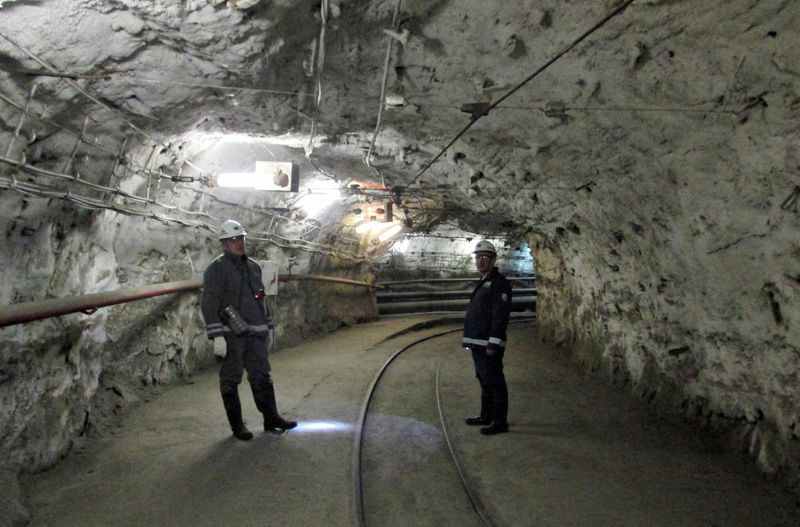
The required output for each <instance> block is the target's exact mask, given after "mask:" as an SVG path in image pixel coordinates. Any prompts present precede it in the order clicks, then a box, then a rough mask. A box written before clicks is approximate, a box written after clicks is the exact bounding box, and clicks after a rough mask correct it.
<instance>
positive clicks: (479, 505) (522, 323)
mask: <svg viewBox="0 0 800 527" xmlns="http://www.w3.org/2000/svg"><path fill="white" fill-rule="evenodd" d="M516 322H517V323H514V321H512V322H511V324H513V325H514V327H528V322H529V321H528V320H518V321H516ZM443 360H444V359H439V361H438V362H437V363H436V406H437V408H438V409H439V420H440V421H441V423H442V432H443V433H444V440H445V442H446V443H447V449H448V450H449V451H450V456H451V457H452V458H453V463H455V465H456V470H457V471H458V476H459V477H460V478H461V484H462V485H463V487H464V492H466V493H467V497H468V498H469V501H470V503H472V507H473V508H474V509H475V512H476V513H477V514H478V516H480V517H481V519H482V520H483V523H484V524H486V525H487V526H488V527H494V526H495V525H496V524H495V522H494V521H493V520H492V518H491V516H489V513H488V512H486V508H485V507H484V505H483V502H482V501H481V499H480V497H479V496H478V495H477V494H476V493H475V491H474V490H473V489H474V488H475V485H474V484H473V483H472V481H471V479H470V478H469V476H468V475H467V473H466V471H465V470H464V468H463V463H462V462H461V456H460V455H459V454H458V451H457V450H456V448H455V445H454V444H453V441H452V440H451V438H450V434H448V430H449V426H447V417H446V416H445V413H444V405H443V404H442V395H441V383H440V382H439V379H440V378H441V375H440V372H441V369H442V361H443Z"/></svg>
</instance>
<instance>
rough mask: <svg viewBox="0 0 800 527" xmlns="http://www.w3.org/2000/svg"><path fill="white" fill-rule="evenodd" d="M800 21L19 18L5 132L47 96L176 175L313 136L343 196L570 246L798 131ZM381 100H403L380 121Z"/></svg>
mask: <svg viewBox="0 0 800 527" xmlns="http://www.w3.org/2000/svg"><path fill="white" fill-rule="evenodd" d="M628 4H630V5H628ZM623 7H624V9H621V10H620V8H623ZM616 11H619V12H618V13H616V14H614V15H613V16H612V17H611V18H610V19H609V20H608V21H607V22H606V23H604V24H603V25H602V26H601V27H598V28H596V30H594V31H590V30H592V28H594V27H595V26H596V25H597V24H598V23H599V22H601V21H602V20H604V18H605V17H607V16H608V15H609V14H612V13H615V12H616ZM323 13H324V16H323V15H322V14H323ZM798 14H799V13H798V5H797V2H792V1H768V2H763V1H749V0H737V1H728V0H719V1H711V0H708V1H702V2H697V1H675V0H664V1H659V0H637V1H634V2H632V3H630V2H621V1H604V2H595V1H592V2H588V1H576V2H556V1H534V0H526V1H519V2H487V1H485V0H460V1H458V2H456V1H413V0H398V1H395V0H385V1H382V0H369V1H357V0H351V1H344V0H339V1H337V0H325V1H323V2H322V3H320V2H319V1H315V2H311V1H295V2H291V1H268V0H263V1H257V0H249V1H238V2H234V1H229V2H222V1H219V0H195V1H190V2H183V3H175V2H161V1H137V0H119V1H111V2H109V1H95V0H68V1H63V0H62V1H44V2H26V1H16V2H8V1H6V2H4V4H3V6H2V17H1V18H0V34H1V35H2V37H3V38H2V39H0V66H2V70H3V73H2V80H1V81H0V91H1V92H2V94H3V95H4V96H5V97H7V98H8V99H9V100H7V101H5V102H4V103H2V106H3V108H2V114H0V116H2V119H3V121H2V127H3V130H4V131H5V132H6V134H7V133H8V132H13V131H14V129H15V126H16V124H17V120H18V118H19V112H18V111H17V110H14V109H12V108H11V107H10V104H9V103H10V102H13V103H14V104H16V105H18V106H24V104H25V101H26V99H27V98H28V96H29V94H30V89H31V87H32V86H33V85H36V86H37V91H36V94H35V96H34V98H33V99H32V103H31V105H30V106H31V109H33V110H34V111H35V112H37V113H39V114H43V115H45V116H47V117H48V118H49V119H51V120H52V121H54V122H56V123H59V124H60V125H63V126H66V127H69V128H70V129H71V130H74V131H80V130H81V128H82V127H83V126H84V124H83V122H84V119H85V118H86V117H87V116H88V126H87V128H86V129H87V134H86V135H87V136H89V135H91V136H96V137H98V138H101V139H102V141H103V143H104V144H107V145H109V151H110V152H115V151H116V149H117V148H119V147H120V145H121V144H122V142H123V140H124V137H125V136H126V135H127V136H129V137H130V138H131V141H134V142H135V141H139V142H141V144H146V143H148V141H149V140H155V141H159V142H161V143H163V144H165V145H168V146H169V149H170V151H171V152H172V154H173V155H172V160H173V162H172V163H171V164H172V166H163V169H164V170H165V171H174V172H178V171H180V170H181V167H183V166H184V164H183V163H184V160H185V159H188V160H189V161H192V160H194V159H195V158H196V157H197V156H198V155H199V154H198V153H197V152H194V151H193V150H192V145H191V144H190V143H191V141H190V140H188V139H186V137H187V136H186V134H187V133H190V132H198V131H204V132H224V133H248V134H255V135H258V136H283V135H285V134H293V136H294V137H296V138H297V141H296V142H295V147H298V146H300V145H303V144H305V148H304V150H305V153H308V154H309V159H310V160H311V161H313V165H314V166H315V167H316V168H319V169H321V170H323V171H324V172H325V173H327V174H329V175H334V176H335V177H336V178H337V179H339V180H340V181H341V182H342V183H343V184H345V183H346V182H348V181H350V180H356V181H359V180H360V181H365V180H371V181H373V182H377V183H380V184H385V185H386V187H388V188H390V189H394V191H395V194H396V193H397V192H398V191H400V192H401V193H402V195H403V200H404V201H405V203H406V204H408V206H414V205H413V203H417V204H418V203H423V202H421V201H420V200H421V199H423V200H430V201H425V202H424V203H425V204H427V205H428V208H429V209H430V210H437V211H443V212H442V214H444V215H447V216H451V217H452V216H458V217H459V218H460V220H461V221H462V222H463V223H465V226H471V227H472V228H473V229H477V230H487V229H488V230H492V229H497V228H502V229H508V228H511V229H515V230H517V231H519V232H524V231H526V230H527V231H530V230H534V231H536V230H544V229H550V230H552V228H555V226H557V225H561V224H564V223H565V220H567V219H569V218H570V217H571V216H573V215H574V214H576V212H577V213H579V212H580V208H581V207H582V206H586V199H585V198H586V196H587V195H588V194H591V193H592V192H593V191H596V190H598V189H606V190H607V191H608V192H610V193H612V194H613V193H614V192H615V189H618V188H620V187H626V188H627V191H629V192H630V193H631V194H630V196H629V197H627V198H626V199H628V200H630V201H632V202H636V201H637V200H640V199H641V200H645V199H646V198H648V197H649V196H652V195H653V194H654V193H655V194H658V193H660V192H661V190H660V188H661V187H662V184H663V181H664V180H665V178H666V179H668V178H673V179H674V178H680V177H681V176H680V174H681V173H683V172H685V170H684V167H685V166H686V165H688V164H691V165H692V166H693V167H694V169H696V168H697V166H698V164H705V165H707V167H708V168H710V167H711V166H714V165H718V164H720V163H722V162H724V160H727V159H730V158H731V157H735V156H737V155H738V154H737V152H736V151H735V149H734V148H733V147H732V138H733V137H735V136H737V135H741V134H742V133H752V132H750V131H747V132H744V130H747V122H748V120H750V119H751V117H752V116H753V115H756V116H757V117H758V122H759V125H758V126H759V127H760V126H762V125H763V126H766V127H768V128H770V129H771V132H772V133H780V130H779V129H780V128H781V127H783V128H787V127H791V126H792V124H791V122H790V121H787V116H788V115H790V114H791V113H792V112H796V111H797V108H798V106H800V96H798V92H797V88H796V84H797V83H796V79H797V75H798V67H797V54H796V51H793V50H794V47H793V45H792V44H796V43H797V36H798V35H797V29H796V24H794V21H795V20H797V15H798ZM387 29H389V30H393V31H394V32H395V34H396V35H397V38H391V37H390V36H388V35H387V33H386V32H385V30H387ZM587 32H589V34H588V35H587V36H586V39H585V40H582V41H581V42H580V43H579V44H577V45H576V46H575V47H574V48H571V49H569V51H568V52H566V53H564V54H563V56H560V54H561V53H562V52H564V51H565V50H567V49H568V48H569V47H570V46H571V45H572V44H574V43H575V42H576V40H578V39H579V38H580V37H582V36H584V35H586V33H587ZM390 44H391V48H390V50H389V51H388V53H387V48H388V46H389V45H390ZM556 57H558V58H557V60H555V61H554V62H553V63H552V64H550V65H549V66H547V67H545V68H544V69H543V70H542V71H541V72H540V73H538V74H537V75H536V76H535V77H534V78H532V79H531V80H530V82H527V83H526V84H525V85H524V86H522V87H521V88H519V89H518V91H516V92H515V93H514V94H513V95H511V96H510V97H508V98H507V99H505V100H503V102H502V104H500V105H499V106H497V107H495V108H492V109H491V111H489V112H488V113H487V114H485V115H483V116H482V117H480V119H478V120H477V121H475V122H474V123H473V126H471V128H469V130H467V131H466V132H465V133H464V134H463V135H462V136H461V137H460V139H458V140H457V141H455V143H454V144H453V145H452V146H451V147H450V148H449V149H448V150H447V151H446V152H445V153H444V154H443V155H442V156H441V158H440V159H438V160H437V161H436V162H435V163H434V164H433V165H431V166H430V167H429V168H427V169H425V170H424V172H423V169H424V168H425V167H426V166H427V165H428V163H429V162H430V161H431V160H432V159H433V158H434V157H435V156H436V155H437V154H440V153H441V152H442V149H443V148H444V147H445V145H447V144H448V143H449V142H450V141H451V140H452V139H453V138H454V137H456V134H458V133H459V132H460V131H462V130H463V129H464V127H465V126H466V125H468V124H469V123H470V120H471V119H472V118H473V117H477V116H479V115H480V114H481V111H482V110H483V109H485V108H486V107H487V105H488V104H491V103H493V102H496V101H498V99H500V98H501V97H503V96H504V95H506V94H508V93H509V92H510V91H511V90H512V89H513V88H515V87H517V86H518V85H519V84H520V83H522V81H523V80H525V79H526V78H528V77H530V76H531V75H532V74H533V73H534V72H537V71H538V70H540V69H541V68H542V67H543V66H545V65H547V63H548V61H550V60H552V59H554V58H556ZM384 73H385V75H386V81H385V86H383V83H382V81H383V77H384ZM68 83H70V84H68ZM76 86H78V87H80V88H81V91H83V92H84V93H80V92H79V91H78V90H77V89H76ZM382 93H383V94H384V99H385V96H390V97H391V98H392V99H394V100H398V101H402V103H401V105H400V106H399V107H394V108H386V107H384V108H383V109H381V108H380V106H381V102H380V101H381V94H382ZM89 96H91V97H89ZM317 101H318V103H317ZM109 110H113V112H114V113H116V114H117V116H118V117H116V118H115V117H112V116H111V113H110V111H109ZM379 112H380V127H379V131H378V133H377V135H376V134H374V132H375V130H376V127H377V126H376V125H377V124H378V119H379ZM470 112H472V113H470ZM28 122H31V119H28ZM137 130H138V131H137ZM139 132H141V133H139ZM759 132H760V131H759ZM22 134H23V136H24V135H25V126H23V127H22ZM312 134H313V136H314V143H313V148H310V147H309V144H310V143H309V141H310V140H311V136H312ZM64 135H65V134H64V133H63V131H62V132H60V131H58V129H56V128H55V127H54V126H49V127H47V131H46V132H43V131H42V130H41V128H40V130H39V131H38V136H37V137H36V138H32V137H29V138H28V139H29V143H30V144H29V145H27V147H26V148H25V149H24V150H25V151H26V152H25V153H26V156H27V159H28V160H29V161H34V162H35V161H39V162H47V161H49V160H52V159H59V160H60V161H61V162H62V163H63V157H65V156H66V155H68V154H69V151H70V149H72V148H73V146H74V145H73V144H72V143H74V139H70V140H65V138H64ZM7 137H8V136H7V135H6V136H5V137H4V139H5V141H4V146H5V143H7V142H8V139H7ZM373 140H374V145H373ZM23 142H24V141H17V148H20V143H23ZM757 143H758V141H757V140H755V139H754V140H753V148H754V149H759V148H761V146H760V145H758V144H757ZM83 150H86V149H83ZM110 152H109V153H106V154H105V155H99V156H97V155H96V154H92V155H95V156H97V157H98V158H99V159H100V161H103V162H105V163H106V164H109V163H111V162H112V161H113V156H112V155H111V153H110ZM11 153H14V154H15V155H19V154H20V152H14V149H13V148H9V152H8V154H11ZM303 153H304V152H303V151H302V150H301V149H299V148H295V150H294V155H295V158H296V159H300V158H301V157H302V154H303ZM87 155H89V154H87ZM790 155H792V156H794V157H797V153H796V152H792V153H791V154H790ZM367 157H369V159H367ZM367 161H369V163H367ZM798 161H800V160H798V159H794V158H793V160H792V161H791V162H790V163H789V164H792V163H793V166H795V167H796V166H797V165H798V164H800V162H798ZM88 162H91V161H88V160H87V163H88ZM195 166H198V164H197V163H195ZM184 168H185V167H184ZM199 168H201V169H205V167H203V166H199ZM309 168H311V170H312V171H313V170H314V168H312V167H309ZM187 173H188V172H187ZM786 190H787V191H788V190H789V189H786ZM595 195H597V194H595ZM520 198H522V199H520ZM609 205H611V204H609ZM346 209H347V207H345V208H343V209H342V211H343V212H342V213H343V214H344V213H345V212H344V211H345V210H346ZM484 211H491V212H492V213H493V215H492V218H493V220H494V221H492V222H487V217H488V216H489V215H487V214H483V212H484ZM644 215H645V214H643V216H644ZM437 218H438V216H437V215H436V214H427V218H426V220H425V221H423V222H422V223H424V224H425V225H424V226H429V225H430V224H431V223H435V222H436V221H437ZM643 221H644V220H643Z"/></svg>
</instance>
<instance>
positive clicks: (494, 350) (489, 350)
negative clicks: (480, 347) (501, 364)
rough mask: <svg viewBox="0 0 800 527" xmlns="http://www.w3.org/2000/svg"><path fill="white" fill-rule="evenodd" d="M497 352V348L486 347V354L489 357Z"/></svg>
mask: <svg viewBox="0 0 800 527" xmlns="http://www.w3.org/2000/svg"><path fill="white" fill-rule="evenodd" d="M495 353H497V350H496V349H494V348H486V355H487V356H489V357H493V356H494V354H495Z"/></svg>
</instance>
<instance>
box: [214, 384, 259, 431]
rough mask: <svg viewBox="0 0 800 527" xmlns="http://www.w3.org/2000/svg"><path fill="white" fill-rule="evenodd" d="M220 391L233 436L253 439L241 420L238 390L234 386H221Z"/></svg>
mask: <svg viewBox="0 0 800 527" xmlns="http://www.w3.org/2000/svg"><path fill="white" fill-rule="evenodd" d="M220 391H222V404H224V405H225V414H226V415H227V416H228V422H229V423H230V424H231V430H232V431H233V436H234V437H235V438H236V439H239V440H241V441H249V440H251V439H253V433H252V432H250V430H248V429H247V426H245V424H244V421H243V420H242V405H241V403H240V402H239V392H238V390H237V389H236V386H234V387H233V388H231V387H223V388H221V390H220Z"/></svg>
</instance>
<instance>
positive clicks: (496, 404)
mask: <svg viewBox="0 0 800 527" xmlns="http://www.w3.org/2000/svg"><path fill="white" fill-rule="evenodd" d="M491 390H492V413H493V419H492V423H491V424H490V425H489V426H487V427H485V428H481V434H483V435H486V436H492V435H495V434H503V433H505V432H508V387H507V386H506V385H505V383H503V384H495V385H492V386H491Z"/></svg>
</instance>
